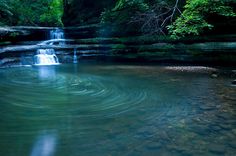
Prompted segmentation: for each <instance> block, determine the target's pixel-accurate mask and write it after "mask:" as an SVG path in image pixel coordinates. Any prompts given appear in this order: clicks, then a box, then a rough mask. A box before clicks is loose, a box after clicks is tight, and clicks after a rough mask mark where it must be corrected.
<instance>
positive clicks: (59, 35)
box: [50, 29, 65, 39]
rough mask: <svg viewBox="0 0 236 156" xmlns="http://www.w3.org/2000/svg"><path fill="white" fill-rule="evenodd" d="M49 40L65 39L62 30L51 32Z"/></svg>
mask: <svg viewBox="0 0 236 156" xmlns="http://www.w3.org/2000/svg"><path fill="white" fill-rule="evenodd" d="M50 39H65V36H64V32H63V30H61V29H56V30H52V31H51V32H50Z"/></svg>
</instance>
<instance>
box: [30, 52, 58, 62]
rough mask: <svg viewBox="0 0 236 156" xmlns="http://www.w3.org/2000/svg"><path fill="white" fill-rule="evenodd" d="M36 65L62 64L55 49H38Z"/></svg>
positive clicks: (35, 58) (35, 57) (35, 59)
mask: <svg viewBox="0 0 236 156" xmlns="http://www.w3.org/2000/svg"><path fill="white" fill-rule="evenodd" d="M34 62H35V65H58V64H60V63H59V61H58V58H57V56H56V54H55V50H54V49H38V50H37V55H35V56H34Z"/></svg>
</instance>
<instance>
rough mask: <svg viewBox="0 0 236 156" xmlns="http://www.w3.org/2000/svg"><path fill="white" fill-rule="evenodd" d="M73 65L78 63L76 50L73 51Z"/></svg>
mask: <svg viewBox="0 0 236 156" xmlns="http://www.w3.org/2000/svg"><path fill="white" fill-rule="evenodd" d="M73 63H75V64H76V63H78V59H77V55H76V49H74V56H73Z"/></svg>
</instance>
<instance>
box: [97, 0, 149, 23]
mask: <svg viewBox="0 0 236 156" xmlns="http://www.w3.org/2000/svg"><path fill="white" fill-rule="evenodd" d="M148 8H149V7H148V5H147V3H145V2H144V0H118V1H117V3H116V5H115V7H114V8H113V9H107V10H105V11H104V12H102V14H101V22H102V23H113V24H124V23H128V22H129V20H130V18H131V17H132V16H134V14H135V13H136V12H143V11H145V10H147V9H148Z"/></svg>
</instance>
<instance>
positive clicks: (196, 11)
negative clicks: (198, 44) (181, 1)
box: [168, 0, 236, 38]
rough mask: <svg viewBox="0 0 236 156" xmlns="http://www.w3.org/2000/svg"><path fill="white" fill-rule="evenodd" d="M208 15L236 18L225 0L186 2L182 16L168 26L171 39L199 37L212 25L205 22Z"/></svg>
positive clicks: (194, 0)
mask: <svg viewBox="0 0 236 156" xmlns="http://www.w3.org/2000/svg"><path fill="white" fill-rule="evenodd" d="M229 1H230V0H228V1H227V2H229ZM209 14H218V15H221V16H231V17H232V16H236V14H235V13H234V11H233V8H232V7H230V6H229V5H228V3H226V1H225V0H188V1H187V4H186V5H185V10H184V12H183V14H182V15H181V16H180V17H179V18H178V19H177V20H176V21H175V22H174V23H173V24H172V25H170V26H168V29H169V31H170V34H171V37H172V38H180V37H183V36H186V35H189V34H193V35H199V34H200V33H201V32H202V31H203V30H204V29H211V28H212V27H213V25H211V24H209V23H208V21H207V16H208V15H209Z"/></svg>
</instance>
